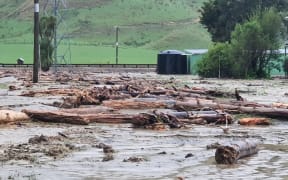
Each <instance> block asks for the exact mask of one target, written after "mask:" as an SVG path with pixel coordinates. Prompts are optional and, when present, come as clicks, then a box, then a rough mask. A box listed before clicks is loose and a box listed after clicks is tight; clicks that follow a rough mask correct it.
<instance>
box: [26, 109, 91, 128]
mask: <svg viewBox="0 0 288 180" xmlns="http://www.w3.org/2000/svg"><path fill="white" fill-rule="evenodd" d="M22 112H24V113H26V114H27V115H28V116H29V117H30V118H32V119H37V120H40V121H44V122H53V123H68V124H78V125H87V124H89V119H87V118H85V117H83V116H81V115H78V114H72V113H65V112H60V111H35V110H27V109H24V110H22Z"/></svg>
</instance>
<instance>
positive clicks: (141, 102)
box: [103, 98, 167, 109]
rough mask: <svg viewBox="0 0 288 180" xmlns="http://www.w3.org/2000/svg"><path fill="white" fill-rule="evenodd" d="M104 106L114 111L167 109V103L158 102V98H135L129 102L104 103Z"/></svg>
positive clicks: (113, 101) (112, 101)
mask: <svg viewBox="0 0 288 180" xmlns="http://www.w3.org/2000/svg"><path fill="white" fill-rule="evenodd" d="M103 105H104V106H107V107H111V108H114V109H156V108H166V107H167V101H163V100H160V101H157V99H156V98H151V99H150V98H135V99H128V100H110V101H104V102H103Z"/></svg>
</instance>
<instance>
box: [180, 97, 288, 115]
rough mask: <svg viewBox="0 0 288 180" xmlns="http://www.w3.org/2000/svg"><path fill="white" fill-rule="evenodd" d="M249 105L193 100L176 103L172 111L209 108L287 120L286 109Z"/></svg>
mask: <svg viewBox="0 0 288 180" xmlns="http://www.w3.org/2000/svg"><path fill="white" fill-rule="evenodd" d="M254 104H255V103H251V106H250V107H249V104H248V103H245V106H242V105H240V104H239V105H233V104H228V103H227V104H223V103H218V102H214V101H212V100H203V99H195V100H189V101H188V102H182V101H176V103H175V105H174V109H177V110H182V111H183V110H184V111H193V110H199V109H202V108H211V109H214V110H216V109H220V110H222V111H225V112H231V113H245V114H255V115H260V116H266V117H272V118H273V117H277V118H287V117H288V109H286V108H275V107H268V106H266V105H261V104H255V105H254Z"/></svg>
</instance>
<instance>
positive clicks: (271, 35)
mask: <svg viewBox="0 0 288 180" xmlns="http://www.w3.org/2000/svg"><path fill="white" fill-rule="evenodd" d="M287 11H288V1H287V0H253V1H251V0H209V1H208V2H205V3H204V4H203V6H202V8H201V9H200V13H201V17H200V22H201V24H202V25H204V27H205V28H206V29H207V31H208V32H209V33H210V34H211V38H212V41H213V45H212V47H210V48H209V52H208V53H207V54H206V55H205V56H204V58H203V59H202V61H200V62H199V63H198V73H199V75H200V76H203V77H218V76H221V77H225V78H267V77H269V76H270V72H271V70H272V69H275V68H276V69H279V70H280V69H281V68H282V67H281V63H279V60H280V58H279V53H278V49H280V48H281V47H282V46H283V44H284V40H285V39H286V34H287V27H288V21H287V17H288V13H287ZM284 64H285V63H284Z"/></svg>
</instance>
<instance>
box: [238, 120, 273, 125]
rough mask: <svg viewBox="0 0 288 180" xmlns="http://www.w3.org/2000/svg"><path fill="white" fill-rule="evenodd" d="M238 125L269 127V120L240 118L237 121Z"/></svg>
mask: <svg viewBox="0 0 288 180" xmlns="http://www.w3.org/2000/svg"><path fill="white" fill-rule="evenodd" d="M238 123H239V124H240V125H270V124H271V123H270V120H269V119H268V118H242V119H239V121H238Z"/></svg>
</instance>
